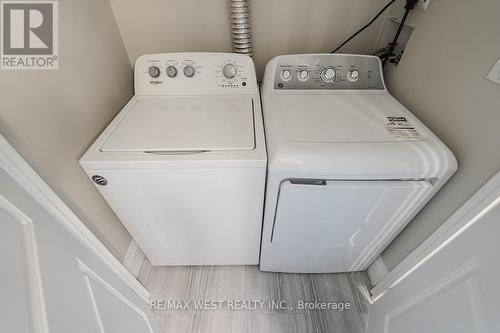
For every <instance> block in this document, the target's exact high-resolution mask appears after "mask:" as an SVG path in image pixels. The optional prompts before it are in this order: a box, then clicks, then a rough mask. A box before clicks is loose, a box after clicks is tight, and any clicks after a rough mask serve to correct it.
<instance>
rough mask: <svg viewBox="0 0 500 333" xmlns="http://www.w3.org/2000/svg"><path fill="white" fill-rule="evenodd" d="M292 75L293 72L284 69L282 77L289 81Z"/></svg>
mask: <svg viewBox="0 0 500 333" xmlns="http://www.w3.org/2000/svg"><path fill="white" fill-rule="evenodd" d="M291 77H292V72H290V71H289V70H288V69H285V70H282V71H281V79H282V80H283V81H288V80H290V78H291Z"/></svg>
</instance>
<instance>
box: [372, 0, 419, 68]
mask: <svg viewBox="0 0 500 333" xmlns="http://www.w3.org/2000/svg"><path fill="white" fill-rule="evenodd" d="M416 4H417V0H406V5H405V13H404V15H403V18H402V19H401V22H399V26H398V30H397V31H396V35H394V39H393V40H392V43H390V44H389V49H388V50H387V52H386V53H385V54H384V55H383V56H381V58H382V66H385V64H386V63H387V61H389V59H390V58H391V57H392V56H394V57H396V55H395V54H393V53H392V52H393V51H394V49H395V48H396V45H397V43H398V38H399V34H400V33H401V30H403V27H404V25H405V22H406V19H407V18H408V14H410V11H411V10H412V9H413V8H415V5H416Z"/></svg>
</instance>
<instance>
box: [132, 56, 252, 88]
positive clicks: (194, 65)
mask: <svg viewBox="0 0 500 333" xmlns="http://www.w3.org/2000/svg"><path fill="white" fill-rule="evenodd" d="M134 75H135V77H134V85H135V93H136V94H137V95H196V94H201V95H205V94H207V95H208V94H256V93H257V92H258V90H257V80H256V77H255V68H254V64H253V61H252V59H251V58H250V57H248V56H246V55H242V54H234V53H205V52H191V53H160V54H148V55H143V56H140V57H139V58H138V59H137V61H136V63H135V71H134Z"/></svg>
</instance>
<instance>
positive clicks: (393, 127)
mask: <svg viewBox="0 0 500 333" xmlns="http://www.w3.org/2000/svg"><path fill="white" fill-rule="evenodd" d="M385 128H386V129H387V132H389V134H390V135H392V136H393V137H395V138H400V139H419V138H420V134H418V132H417V130H416V129H415V127H413V125H412V124H410V122H409V121H408V120H407V119H406V117H402V116H387V123H386V124H385Z"/></svg>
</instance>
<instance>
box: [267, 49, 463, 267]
mask: <svg viewBox="0 0 500 333" xmlns="http://www.w3.org/2000/svg"><path fill="white" fill-rule="evenodd" d="M262 103H263V113H264V121H265V129H266V139H267V149H268V159H269V163H268V179H267V190H266V202H265V208H264V227H263V234H262V248H261V258H260V269H261V270H264V271H279V272H312V273H314V272H346V271H359V270H365V269H367V268H368V266H369V265H370V264H371V263H372V262H373V260H374V259H375V258H376V257H377V256H378V255H379V254H380V253H381V252H382V250H383V249H384V248H385V247H386V246H387V245H388V244H389V243H390V242H391V241H392V239H393V238H394V237H395V236H396V235H397V234H398V233H399V232H400V231H401V230H402V229H403V228H404V227H405V226H406V224H407V223H408V222H409V221H410V220H411V219H412V218H413V217H414V216H415V215H416V214H417V212H418V211H419V210H420V209H421V208H422V207H423V206H424V205H425V204H426V202H427V201H428V200H429V199H430V198H431V197H432V196H433V195H434V194H435V193H436V192H437V191H438V190H439V188H440V187H441V186H442V185H443V184H444V183H445V182H446V181H447V180H448V179H449V177H450V176H451V175H452V174H453V173H454V172H455V171H456V169H457V162H456V160H455V157H454V156H453V154H452V153H451V152H450V150H449V149H448V148H447V147H446V146H445V145H444V144H443V143H442V142H441V141H440V140H439V139H438V138H437V137H436V136H435V135H434V134H432V133H431V131H430V130H429V129H428V128H427V127H425V126H424V125H423V124H422V123H421V122H420V121H419V120H418V119H417V118H416V117H415V116H413V115H412V114H411V113H410V112H409V111H408V110H407V109H406V108H405V107H404V106H403V105H401V104H400V103H399V102H398V101H397V100H396V99H394V98H393V97H392V96H391V95H390V94H389V93H388V92H387V90H386V88H385V86H384V81H383V77H382V68H381V64H380V61H379V59H378V58H376V57H372V56H358V55H339V54H305V55H289V56H278V57H276V58H274V59H272V60H271V61H270V62H269V63H268V64H267V67H266V71H265V76H264V82H263V87H262Z"/></svg>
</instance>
